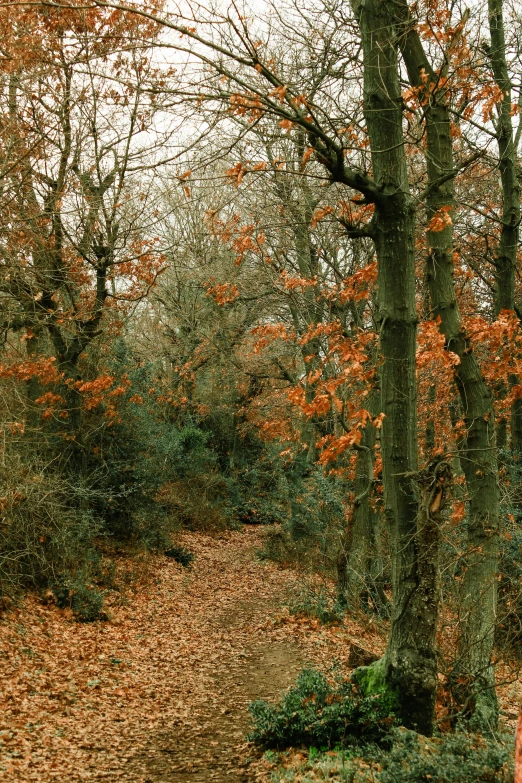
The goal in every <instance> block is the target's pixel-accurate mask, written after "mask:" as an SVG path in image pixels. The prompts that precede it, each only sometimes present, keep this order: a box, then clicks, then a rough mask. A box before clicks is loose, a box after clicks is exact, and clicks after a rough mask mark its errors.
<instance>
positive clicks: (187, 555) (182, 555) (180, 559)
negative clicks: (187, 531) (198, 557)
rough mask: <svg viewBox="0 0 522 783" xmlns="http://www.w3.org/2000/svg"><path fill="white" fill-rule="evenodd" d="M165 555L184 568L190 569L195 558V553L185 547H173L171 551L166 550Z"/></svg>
mask: <svg viewBox="0 0 522 783" xmlns="http://www.w3.org/2000/svg"><path fill="white" fill-rule="evenodd" d="M165 554H166V556H167V557H171V558H172V559H173V560H175V561H176V563H179V564H180V565H182V566H183V568H188V567H189V566H190V564H191V563H192V561H193V560H194V557H195V555H194V553H193V552H191V551H190V550H189V549H186V548H185V547H184V546H171V547H170V549H166V550H165Z"/></svg>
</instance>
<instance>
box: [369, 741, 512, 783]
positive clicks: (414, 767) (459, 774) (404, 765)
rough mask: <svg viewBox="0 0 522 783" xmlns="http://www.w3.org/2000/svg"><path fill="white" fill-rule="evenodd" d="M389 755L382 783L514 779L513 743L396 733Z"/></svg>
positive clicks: (385, 757)
mask: <svg viewBox="0 0 522 783" xmlns="http://www.w3.org/2000/svg"><path fill="white" fill-rule="evenodd" d="M391 737H392V739H393V745H392V748H391V750H390V751H389V752H387V753H386V754H380V755H379V756H378V759H377V760H378V762H379V763H380V765H381V768H382V771H381V772H380V774H379V775H378V777H377V780H378V781H379V783H399V781H400V783H509V782H510V781H512V779H513V768H512V762H511V759H512V758H513V749H512V748H511V747H510V745H511V743H510V742H505V743H500V742H499V741H497V740H494V739H492V738H490V737H484V736H482V735H480V734H467V733H464V732H462V731H458V732H456V733H455V734H448V735H445V736H444V737H442V738H438V739H426V738H425V737H421V736H420V735H419V734H416V733H415V732H413V731H407V730H406V729H396V730H395V731H393V732H392V735H391Z"/></svg>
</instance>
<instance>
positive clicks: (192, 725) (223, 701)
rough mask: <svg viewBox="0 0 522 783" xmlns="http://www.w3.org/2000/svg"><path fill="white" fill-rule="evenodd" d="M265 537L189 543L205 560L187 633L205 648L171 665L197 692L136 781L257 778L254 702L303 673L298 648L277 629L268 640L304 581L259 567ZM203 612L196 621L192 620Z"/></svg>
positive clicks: (138, 762) (147, 754)
mask: <svg viewBox="0 0 522 783" xmlns="http://www.w3.org/2000/svg"><path fill="white" fill-rule="evenodd" d="M259 536H260V530H259V529H255V528H250V529H249V528H246V529H245V531H244V532H243V533H242V534H241V535H239V536H238V535H237V534H231V535H228V536H226V537H224V538H223V539H221V540H220V541H219V542H216V541H215V539H211V540H210V541H208V544H209V545H208V546H205V542H204V540H203V539H201V538H197V539H196V540H192V541H187V543H188V544H189V545H191V544H192V547H191V548H193V549H194V548H195V549H196V550H198V555H197V560H196V562H195V564H194V571H193V573H191V574H187V575H186V581H185V585H184V590H183V593H184V595H183V601H184V602H186V601H187V599H188V604H189V606H188V609H189V612H188V614H187V615H186V616H184V617H183V624H184V623H188V625H189V626H190V628H185V631H188V636H189V637H190V638H191V639H192V640H194V641H196V640H199V642H198V649H193V650H191V651H190V652H188V654H187V656H186V657H185V656H183V657H181V658H180V657H178V658H177V659H176V663H175V666H174V667H172V666H171V669H170V675H171V676H173V677H174V678H175V680H177V681H178V682H180V683H185V684H186V685H188V686H189V687H188V688H187V693H186V697H185V699H184V707H183V711H180V713H179V714H178V715H177V716H176V717H175V719H174V720H173V721H170V723H169V725H166V726H164V727H162V728H159V730H156V731H154V732H151V733H148V734H147V737H146V741H145V743H144V745H143V746H142V747H141V748H140V750H139V752H137V753H136V754H135V755H134V756H133V757H131V758H130V759H129V762H128V770H127V772H130V771H132V772H133V774H135V775H136V777H135V778H133V779H135V780H136V779H139V780H143V781H144V783H145V781H146V782H147V783H149V781H150V783H156V781H158V783H159V781H161V782H162V783H163V781H164V782H165V783H167V782H168V783H171V782H172V783H174V781H175V782H176V783H178V782H179V783H184V781H194V783H196V781H197V782H198V783H199V781H218V782H219V783H221V781H238V782H239V781H250V780H255V779H257V775H256V774H255V773H254V771H253V770H250V769H249V759H248V757H247V756H246V754H245V735H246V733H247V731H248V728H249V716H248V703H249V702H250V701H252V700H254V699H258V698H270V697H274V696H277V695H278V694H279V693H280V692H281V691H282V690H284V689H285V688H287V687H288V686H289V685H290V684H291V683H292V682H294V681H295V678H296V675H297V672H298V671H299V670H300V669H301V668H302V665H303V651H302V649H300V646H299V645H298V643H297V642H296V641H294V640H291V641H288V640H287V639H286V638H285V636H284V634H280V636H281V638H279V639H277V638H276V639H274V638H273V636H274V633H273V631H274V628H273V626H272V628H271V630H272V633H270V635H269V636H270V637H272V638H269V637H268V636H267V633H266V631H267V630H268V629H270V626H271V622H270V620H271V615H272V613H273V610H274V608H276V607H277V605H278V604H279V603H281V602H282V601H283V600H284V597H285V596H284V593H285V592H286V591H285V588H286V589H287V588H288V587H289V586H290V585H289V584H288V577H289V576H290V581H292V582H293V581H294V579H295V575H292V574H286V579H285V578H283V580H282V576H284V575H283V574H282V572H281V571H280V570H278V569H274V567H273V566H271V565H268V564H266V563H262V562H260V561H258V560H256V559H255V550H256V549H257V548H259V546H260V544H261V540H260V537H259ZM216 543H217V545H216ZM194 545H195V546H194ZM198 605H199V606H198ZM194 606H198V611H197V613H194V612H192V611H190V607H194ZM179 617H180V619H181V615H179ZM155 627H156V628H157V626H155ZM276 636H277V633H276ZM153 648H154V649H156V646H155V645H153ZM153 656H154V652H153V651H152V655H151V657H153ZM187 668H188V670H189V671H188V672H187ZM179 696H180V694H178V696H177V700H178V702H179ZM119 779H120V780H121V778H119Z"/></svg>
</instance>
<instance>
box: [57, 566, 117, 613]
mask: <svg viewBox="0 0 522 783" xmlns="http://www.w3.org/2000/svg"><path fill="white" fill-rule="evenodd" d="M85 577H86V575H85V574H76V575H74V576H70V577H66V578H64V579H63V580H62V581H61V582H60V583H59V584H57V585H56V586H55V587H54V594H55V596H56V603H57V604H58V606H59V607H60V608H62V609H65V608H66V607H69V608H70V609H72V611H73V612H74V615H75V617H76V619H77V620H79V621H80V622H82V623H92V622H94V621H95V620H106V619H107V615H106V613H105V612H104V611H103V600H104V594H103V592H101V591H100V590H98V588H97V587H96V586H95V585H94V584H92V583H88V581H87V580H86V578H85Z"/></svg>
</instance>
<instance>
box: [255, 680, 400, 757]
mask: <svg viewBox="0 0 522 783" xmlns="http://www.w3.org/2000/svg"><path fill="white" fill-rule="evenodd" d="M250 713H251V715H252V719H253V722H254V729H253V731H252V732H251V733H250V735H249V739H250V740H251V741H253V742H255V743H257V744H259V745H261V746H263V747H265V748H277V749H281V748H287V747H294V746H303V745H304V746H307V747H308V746H315V747H319V748H323V747H327V748H329V747H333V746H335V745H348V744H354V743H355V744H367V743H382V742H385V741H386V737H387V736H388V734H389V731H390V728H391V726H392V725H393V723H394V717H393V715H392V714H391V713H390V711H389V709H388V708H386V707H383V704H382V703H381V701H380V698H379V696H366V697H362V696H360V695H359V694H358V693H357V690H356V689H355V687H354V686H353V684H352V683H351V682H349V681H337V682H336V683H335V685H333V686H332V685H330V683H329V682H328V680H327V678H326V677H325V675H324V674H322V673H320V672H318V671H316V670H314V669H304V670H303V671H302V672H301V673H300V675H299V677H298V679H297V683H296V685H295V686H294V687H293V688H290V690H288V691H287V693H286V694H285V695H284V696H283V698H282V700H281V702H280V703H279V704H277V705H272V704H268V703H267V702H265V701H261V700H260V701H255V702H252V703H251V705H250Z"/></svg>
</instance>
